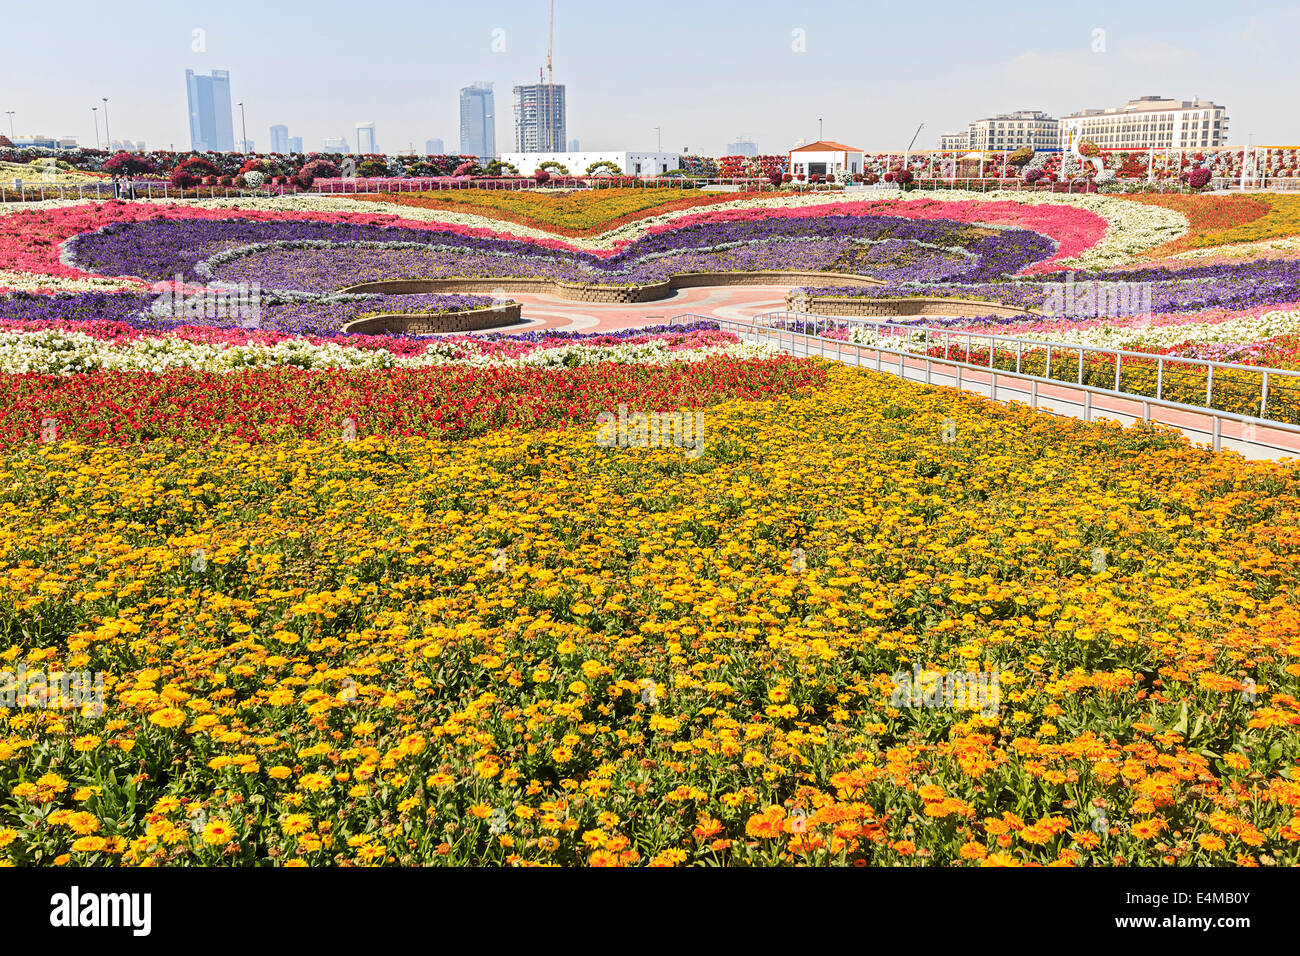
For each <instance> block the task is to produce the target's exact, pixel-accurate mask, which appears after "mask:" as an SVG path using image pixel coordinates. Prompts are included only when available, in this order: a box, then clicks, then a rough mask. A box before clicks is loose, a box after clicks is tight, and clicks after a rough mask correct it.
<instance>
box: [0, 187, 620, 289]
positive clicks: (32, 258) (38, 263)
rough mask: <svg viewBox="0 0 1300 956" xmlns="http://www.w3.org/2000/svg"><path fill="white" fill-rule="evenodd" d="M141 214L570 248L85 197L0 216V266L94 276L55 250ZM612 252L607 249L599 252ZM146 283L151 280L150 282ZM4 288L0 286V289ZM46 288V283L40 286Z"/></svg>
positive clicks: (466, 231) (389, 218)
mask: <svg viewBox="0 0 1300 956" xmlns="http://www.w3.org/2000/svg"><path fill="white" fill-rule="evenodd" d="M147 219H250V220H257V221H273V220H282V219H283V220H293V221H303V220H316V221H321V222H355V223H364V224H366V225H380V226H403V227H405V228H408V229H424V230H430V231H433V230H437V231H440V232H449V233H454V234H456V235H460V236H467V237H472V238H479V239H505V240H511V241H515V242H520V241H524V242H527V243H528V244H530V245H533V246H542V247H546V248H553V249H572V248H573V247H572V246H570V245H569V244H568V243H565V242H562V241H560V240H558V239H528V240H520V238H519V237H518V236H512V235H510V234H507V233H500V232H497V231H495V230H492V229H484V228H477V227H473V228H472V227H469V226H459V225H452V224H447V223H438V222H423V221H417V220H412V219H404V218H402V217H401V216H395V215H392V214H390V213H353V212H304V211H301V210H283V211H281V210H249V209H203V208H195V207H193V206H179V205H175V204H153V203H129V202H121V201H119V200H110V201H108V202H103V203H85V204H84V205H76V206H65V207H62V208H59V209H43V210H29V211H23V212H16V213H12V214H10V215H6V216H0V270H9V271H13V272H23V273H28V274H31V275H47V276H56V277H60V278H65V279H85V278H92V277H94V274H93V273H87V272H84V271H82V270H81V269H76V268H73V267H71V266H67V265H64V264H63V262H61V261H60V259H59V255H60V252H61V251H62V246H63V243H64V242H66V241H67V240H68V239H71V238H72V237H73V236H76V235H79V234H80V233H83V232H93V231H94V230H96V229H99V228H102V227H103V226H107V225H109V224H110V223H118V222H126V223H130V222H141V221H143V220H147ZM605 254H606V255H613V252H609V253H605ZM115 278H120V279H121V281H122V282H123V284H124V285H140V286H143V285H144V284H145V283H144V281H143V280H141V279H137V278H135V277H133V276H120V277H115ZM150 285H151V287H152V286H153V285H154V284H152V283H151V284H150ZM6 291H9V290H8V289H7V288H5V287H0V292H6ZM38 291H41V292H52V291H54V290H52V289H40V290H38Z"/></svg>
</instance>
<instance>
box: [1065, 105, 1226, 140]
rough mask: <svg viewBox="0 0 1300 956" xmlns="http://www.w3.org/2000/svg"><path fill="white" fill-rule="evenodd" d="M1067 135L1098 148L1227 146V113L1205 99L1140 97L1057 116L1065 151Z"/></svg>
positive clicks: (1068, 138) (1068, 137)
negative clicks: (1096, 108)
mask: <svg viewBox="0 0 1300 956" xmlns="http://www.w3.org/2000/svg"><path fill="white" fill-rule="evenodd" d="M1071 134H1073V135H1074V137H1075V139H1076V140H1077V139H1088V140H1092V142H1094V143H1096V144H1097V145H1098V146H1100V147H1101V148H1102V149H1149V148H1155V149H1201V148H1205V149H1212V148H1214V147H1216V146H1224V145H1226V144H1227V142H1228V112H1227V110H1226V109H1225V108H1224V107H1222V106H1218V105H1216V104H1214V103H1211V102H1210V101H1209V100H1167V99H1164V98H1162V97H1159V96H1142V97H1139V98H1138V99H1136V100H1129V101H1128V102H1127V103H1125V104H1124V105H1123V106H1115V107H1111V108H1110V109H1105V110H1083V111H1082V112H1080V113H1071V114H1070V115H1069V116H1062V117H1061V136H1060V140H1059V142H1058V145H1059V146H1061V147H1062V148H1065V147H1067V146H1068V145H1069V143H1070V137H1071Z"/></svg>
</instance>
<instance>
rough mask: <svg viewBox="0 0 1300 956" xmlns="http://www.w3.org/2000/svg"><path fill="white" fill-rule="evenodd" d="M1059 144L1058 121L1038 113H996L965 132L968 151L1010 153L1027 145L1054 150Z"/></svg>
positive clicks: (971, 125) (1032, 111) (1021, 111)
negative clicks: (985, 150) (984, 150)
mask: <svg viewBox="0 0 1300 956" xmlns="http://www.w3.org/2000/svg"><path fill="white" fill-rule="evenodd" d="M1060 142H1061V121H1060V120H1059V119H1057V118H1056V117H1054V116H1048V115H1047V114H1046V113H1043V112H1041V111H1039V110H1017V111H1016V112H1014V113H999V114H998V115H997V116H989V117H986V118H984V119H978V120H976V121H975V122H973V123H971V124H970V126H969V127H967V130H966V147H965V148H967V149H987V150H994V151H997V152H1009V151H1010V150H1013V149H1020V148H1021V147H1022V146H1028V147H1029V148H1030V149H1035V150H1043V149H1056V148H1057V146H1058V145H1060Z"/></svg>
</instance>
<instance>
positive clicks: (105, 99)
mask: <svg viewBox="0 0 1300 956" xmlns="http://www.w3.org/2000/svg"><path fill="white" fill-rule="evenodd" d="M99 99H100V102H102V103H103V104H104V146H105V147H106V148H107V149H112V148H113V140H112V138H111V137H110V136H109V135H108V97H107V96H101V97H100V98H99Z"/></svg>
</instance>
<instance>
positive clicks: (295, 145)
mask: <svg viewBox="0 0 1300 956" xmlns="http://www.w3.org/2000/svg"><path fill="white" fill-rule="evenodd" d="M289 152H291V153H301V152H302V137H301V136H290V137H289Z"/></svg>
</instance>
